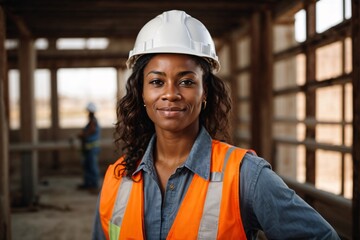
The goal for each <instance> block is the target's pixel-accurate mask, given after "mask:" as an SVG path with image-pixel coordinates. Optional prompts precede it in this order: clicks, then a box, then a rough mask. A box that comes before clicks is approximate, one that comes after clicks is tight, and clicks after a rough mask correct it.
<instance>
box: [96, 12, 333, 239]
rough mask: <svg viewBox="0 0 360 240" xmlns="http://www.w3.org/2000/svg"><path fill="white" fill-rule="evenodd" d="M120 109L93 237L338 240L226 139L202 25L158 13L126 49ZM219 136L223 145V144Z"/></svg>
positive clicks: (223, 94) (221, 94)
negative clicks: (118, 152) (119, 151)
mask: <svg viewBox="0 0 360 240" xmlns="http://www.w3.org/2000/svg"><path fill="white" fill-rule="evenodd" d="M128 66H129V67H130V68H132V70H133V73H132V75H131V76H130V77H129V79H128V82H127V86H126V90H127V93H126V95H125V96H124V98H122V99H121V100H120V101H119V103H118V106H117V115H118V122H117V125H116V133H117V134H118V138H117V142H118V143H119V144H121V145H122V146H123V152H124V155H123V157H122V158H120V159H119V160H118V161H117V162H116V163H115V164H113V165H111V166H110V167H109V169H108V171H107V173H106V176H105V178H104V183H103V187H102V192H101V194H100V197H99V203H98V211H97V213H96V219H95V228H94V229H95V230H94V235H93V236H94V239H145V238H146V239H246V238H248V239H254V238H256V237H257V233H258V231H259V230H262V231H264V233H265V235H266V236H267V237H268V238H269V239H292V238H297V239H339V238H338V236H337V234H336V232H335V231H334V229H333V228H332V227H331V226H330V225H329V224H328V223H327V222H326V221H325V220H324V219H323V218H322V217H321V216H320V215H319V214H318V213H317V212H316V211H315V210H314V209H313V208H311V207H310V206H309V205H308V204H306V203H305V202H304V201H303V200H302V199H301V198H300V197H299V196H297V195H296V194H295V193H294V191H292V190H291V189H289V188H288V187H287V186H286V185H285V184H284V183H283V181H282V180H281V179H280V178H279V177H278V176H277V175H276V174H275V173H274V172H273V171H272V170H271V168H270V165H269V164H268V163H267V162H266V161H265V160H263V159H261V158H259V157H257V156H256V155H255V154H253V153H251V152H248V151H246V150H243V149H240V148H236V147H234V146H231V145H229V144H227V143H224V142H222V141H223V140H225V141H229V135H228V132H227V126H228V120H227V119H228V114H229V112H230V108H231V102H230V99H229V94H228V93H227V91H226V88H225V85H224V83H223V82H222V81H221V79H219V78H218V77H216V76H215V75H214V73H216V72H217V71H218V70H219V68H220V64H219V61H218V58H217V56H216V53H215V47H214V43H213V41H212V39H211V36H210V34H209V33H208V31H207V29H206V28H205V26H204V25H203V24H202V23H201V22H199V21H198V20H196V19H194V18H192V17H191V16H189V15H187V14H186V13H185V12H182V11H169V12H164V13H163V14H162V15H159V16H157V17H156V18H154V19H153V20H151V21H150V22H148V23H147V24H146V25H145V26H144V27H143V28H142V30H141V31H140V33H139V35H138V37H137V40H136V43H135V47H134V50H133V51H131V52H130V57H129V60H128ZM220 140H221V141H220Z"/></svg>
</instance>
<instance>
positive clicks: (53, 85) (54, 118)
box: [50, 68, 60, 169]
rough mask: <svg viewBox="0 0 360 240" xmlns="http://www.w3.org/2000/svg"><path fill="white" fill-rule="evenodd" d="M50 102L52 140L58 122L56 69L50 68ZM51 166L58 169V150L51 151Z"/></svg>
mask: <svg viewBox="0 0 360 240" xmlns="http://www.w3.org/2000/svg"><path fill="white" fill-rule="evenodd" d="M50 93H51V94H50V103H51V135H52V140H53V141H55V142H56V141H57V140H58V136H59V132H60V124H59V96H58V81H57V69H56V68H51V69H50ZM52 160H53V163H52V168H53V169H58V168H59V167H60V161H59V151H57V150H54V151H53V152H52Z"/></svg>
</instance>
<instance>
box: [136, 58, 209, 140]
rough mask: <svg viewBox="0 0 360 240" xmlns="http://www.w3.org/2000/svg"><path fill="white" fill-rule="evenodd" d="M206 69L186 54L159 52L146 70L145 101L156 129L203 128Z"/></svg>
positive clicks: (196, 129)
mask: <svg viewBox="0 0 360 240" xmlns="http://www.w3.org/2000/svg"><path fill="white" fill-rule="evenodd" d="M202 78H203V70H202V68H201V67H200V66H199V64H197V63H196V62H195V60H194V59H193V58H192V57H190V56H188V55H184V54H158V55H155V56H154V57H153V58H152V59H151V60H150V61H149V63H148V64H147V66H146V67H145V69H144V86H143V100H144V104H145V105H146V112H147V114H148V116H149V117H150V119H151V120H152V121H153V122H154V125H155V129H156V131H158V130H165V131H171V132H179V131H191V132H193V133H194V132H195V133H197V132H198V130H199V115H200V111H201V107H202V102H203V101H204V100H205V98H206V96H205V91H204V87H203V81H202Z"/></svg>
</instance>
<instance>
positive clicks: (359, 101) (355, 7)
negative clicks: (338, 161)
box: [351, 0, 360, 239]
mask: <svg viewBox="0 0 360 240" xmlns="http://www.w3.org/2000/svg"><path fill="white" fill-rule="evenodd" d="M351 2H352V59H353V61H352V66H353V72H352V74H353V79H352V80H353V82H352V83H353V152H352V157H353V200H352V204H353V209H352V211H353V212H352V217H353V236H352V238H353V239H360V1H359V0H353V1H351Z"/></svg>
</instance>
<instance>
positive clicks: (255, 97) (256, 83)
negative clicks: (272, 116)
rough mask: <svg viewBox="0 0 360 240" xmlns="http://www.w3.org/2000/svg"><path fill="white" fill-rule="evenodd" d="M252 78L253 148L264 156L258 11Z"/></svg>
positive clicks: (254, 20)
mask: <svg viewBox="0 0 360 240" xmlns="http://www.w3.org/2000/svg"><path fill="white" fill-rule="evenodd" d="M250 35H251V53H250V55H251V58H250V62H251V68H250V71H251V80H250V115H251V124H250V129H251V130H250V133H251V144H250V146H251V148H252V149H254V150H255V151H256V152H257V154H258V155H259V156H262V154H263V151H262V146H261V142H262V141H261V131H262V127H263V126H261V120H260V116H261V114H260V112H259V109H260V107H261V106H260V105H261V102H260V99H259V98H260V96H261V95H260V94H259V89H260V88H261V85H260V71H259V67H260V66H259V63H260V47H259V46H260V43H259V42H260V13H258V12H256V13H254V14H253V15H252V17H251V30H250Z"/></svg>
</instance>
